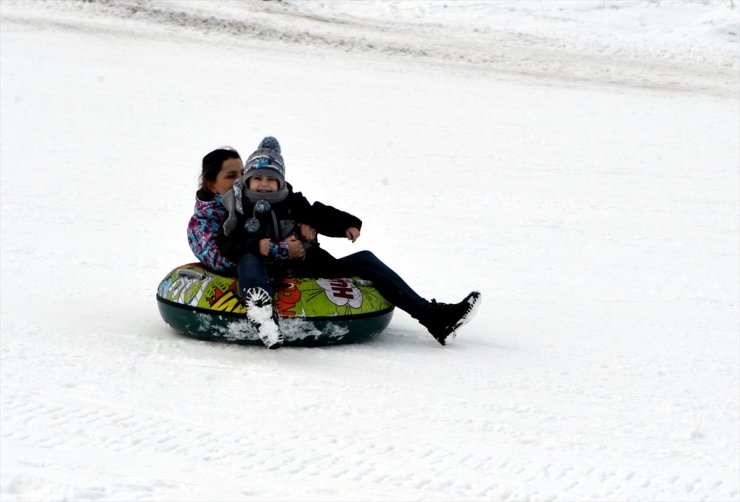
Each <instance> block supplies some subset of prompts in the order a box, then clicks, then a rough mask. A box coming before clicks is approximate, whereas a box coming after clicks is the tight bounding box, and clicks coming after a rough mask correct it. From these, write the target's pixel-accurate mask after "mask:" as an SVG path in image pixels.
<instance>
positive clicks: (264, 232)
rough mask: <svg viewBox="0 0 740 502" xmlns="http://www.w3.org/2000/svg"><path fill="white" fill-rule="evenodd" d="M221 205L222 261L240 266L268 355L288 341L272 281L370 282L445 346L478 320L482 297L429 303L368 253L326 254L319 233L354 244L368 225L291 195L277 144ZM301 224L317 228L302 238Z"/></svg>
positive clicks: (267, 144)
mask: <svg viewBox="0 0 740 502" xmlns="http://www.w3.org/2000/svg"><path fill="white" fill-rule="evenodd" d="M223 201H224V206H225V207H226V209H227V210H228V213H229V214H228V218H226V219H225V220H224V222H223V224H222V225H221V229H220V230H219V234H218V237H217V243H218V247H219V249H220V252H221V253H222V254H223V256H225V257H226V258H227V259H228V260H230V261H232V262H234V263H237V264H238V266H237V272H238V276H239V287H240V289H241V293H242V296H243V298H244V301H245V303H246V305H247V317H248V319H249V321H250V323H252V325H253V326H254V327H255V328H256V329H257V331H258V333H259V334H260V338H261V339H262V341H263V342H264V343H265V345H266V346H267V347H268V348H277V347H279V346H280V345H281V344H282V340H283V338H282V333H281V332H280V326H279V318H278V315H277V311H276V310H275V308H274V307H273V304H272V298H273V293H274V290H273V288H272V284H271V281H270V277H272V278H273V280H279V279H280V278H281V277H286V276H293V277H314V278H318V277H326V278H336V277H351V276H360V277H362V278H364V279H369V280H371V281H372V282H373V285H374V286H375V288H376V289H377V290H378V291H379V292H380V293H381V294H382V295H383V296H384V297H385V298H386V299H387V300H388V301H390V302H391V303H392V304H393V305H395V306H396V307H398V308H400V309H401V310H404V311H405V312H407V313H408V314H409V315H411V317H413V318H415V319H417V320H418V321H419V322H420V323H421V324H422V325H424V326H425V327H426V328H427V329H428V330H429V332H430V333H431V334H432V335H433V336H434V338H435V339H436V340H437V341H438V342H439V343H440V344H442V345H445V344H446V343H447V340H448V338H449V337H450V336H451V335H453V334H454V332H455V330H456V329H457V328H459V327H460V326H462V325H463V324H465V323H466V322H467V321H468V320H470V318H472V316H473V313H474V311H475V307H476V303H477V302H478V300H479V299H480V293H478V292H477V291H474V292H471V293H470V294H469V295H468V296H466V297H465V299H463V300H462V301H461V302H460V303H457V304H446V303H438V302H436V301H435V300H432V301H431V302H429V301H427V300H425V299H424V298H422V297H421V296H419V295H418V294H417V293H416V292H415V291H414V290H413V289H412V288H411V287H410V286H409V285H408V284H406V282H404V280H403V279H401V277H399V276H398V275H397V274H396V273H395V272H394V271H393V270H391V269H390V268H389V267H388V266H387V265H385V264H384V263H383V262H382V261H380V260H379V259H378V258H377V257H376V256H375V255H374V254H373V253H371V252H370V251H361V252H359V253H354V254H352V255H349V256H345V257H343V258H339V259H337V258H334V257H333V256H331V255H330V254H329V253H327V252H326V251H324V250H323V249H321V247H320V246H319V243H318V242H317V241H316V240H315V233H316V232H318V233H320V234H323V235H326V236H329V237H347V238H348V239H350V240H351V241H352V242H354V241H355V240H357V238H358V237H359V236H360V228H361V227H362V222H361V221H360V220H359V219H358V218H357V217H355V216H353V215H351V214H349V213H345V212H344V211H340V210H338V209H335V208H333V207H331V206H326V205H324V204H322V203H320V202H314V203H313V204H309V202H308V200H307V199H306V198H305V197H304V196H303V195H302V194H301V193H300V192H293V190H292V187H291V186H290V185H289V184H288V183H286V181H285V163H284V162H283V157H282V155H281V150H280V144H279V143H278V141H277V140H276V139H275V138H272V137H266V138H264V139H263V140H262V142H261V143H260V145H259V147H258V148H257V150H256V151H255V152H254V153H253V154H252V155H250V156H249V158H248V159H247V162H246V164H245V172H244V177H243V182H241V181H236V182H235V183H234V186H233V188H232V190H231V191H229V192H227V193H226V194H225V195H224V198H223ZM298 223H302V224H306V225H310V227H311V228H310V229H308V231H297V230H296V225H297V224H298ZM313 229H315V232H314V231H313ZM299 238H300V239H302V240H299Z"/></svg>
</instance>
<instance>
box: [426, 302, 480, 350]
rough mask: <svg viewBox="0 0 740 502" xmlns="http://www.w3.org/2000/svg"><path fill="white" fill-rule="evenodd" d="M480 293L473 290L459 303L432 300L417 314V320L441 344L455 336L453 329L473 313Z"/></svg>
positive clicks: (464, 322) (468, 319) (468, 318)
mask: <svg viewBox="0 0 740 502" xmlns="http://www.w3.org/2000/svg"><path fill="white" fill-rule="evenodd" d="M479 300H480V293H479V292H478V291H473V292H472V293H470V294H469V295H468V296H466V297H465V299H464V300H463V301H461V302H460V303H439V302H437V301H436V300H432V301H431V302H430V303H429V304H428V305H427V306H426V307H424V309H423V310H422V311H421V313H420V314H419V317H418V320H419V322H420V323H421V324H422V325H423V326H424V327H425V328H427V329H428V330H429V332H430V333H431V334H432V336H433V337H434V338H435V340H437V341H438V342H439V343H440V344H441V345H447V341H448V339H450V340H451V339H452V338H455V330H456V329H458V328H459V327H461V326H463V325H464V324H466V323H467V322H468V321H470V319H472V318H473V315H475V311H476V309H477V308H478V305H479Z"/></svg>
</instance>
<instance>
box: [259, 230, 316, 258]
mask: <svg viewBox="0 0 740 502" xmlns="http://www.w3.org/2000/svg"><path fill="white" fill-rule="evenodd" d="M285 243H286V244H287V245H288V258H290V259H291V260H302V259H303V258H305V256H306V250H305V249H304V248H303V244H302V243H301V241H299V240H298V238H296V236H295V235H289V236H288V238H287V239H285ZM260 244H261V241H260Z"/></svg>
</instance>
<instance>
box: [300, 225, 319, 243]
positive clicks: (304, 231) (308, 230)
mask: <svg viewBox="0 0 740 502" xmlns="http://www.w3.org/2000/svg"><path fill="white" fill-rule="evenodd" d="M298 228H299V229H300V232H301V240H302V241H303V242H313V241H315V240H316V229H315V228H313V227H312V226H311V225H306V224H305V223H299V224H298Z"/></svg>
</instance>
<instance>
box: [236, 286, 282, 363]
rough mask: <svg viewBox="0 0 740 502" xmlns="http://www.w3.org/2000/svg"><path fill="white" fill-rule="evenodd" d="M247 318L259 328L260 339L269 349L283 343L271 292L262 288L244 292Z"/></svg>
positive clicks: (255, 327)
mask: <svg viewBox="0 0 740 502" xmlns="http://www.w3.org/2000/svg"><path fill="white" fill-rule="evenodd" d="M244 303H245V305H246V306H247V319H248V320H249V323H250V324H251V325H252V326H253V327H254V329H256V330H257V334H259V337H260V340H262V343H264V344H265V347H267V348H268V349H277V348H278V347H280V346H281V345H282V344H283V333H282V332H281V331H280V324H279V318H278V313H277V310H275V309H274V308H273V305H272V298H271V297H270V294H269V293H268V292H267V291H265V290H264V289H262V288H249V289H247V290H246V291H245V292H244Z"/></svg>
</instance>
